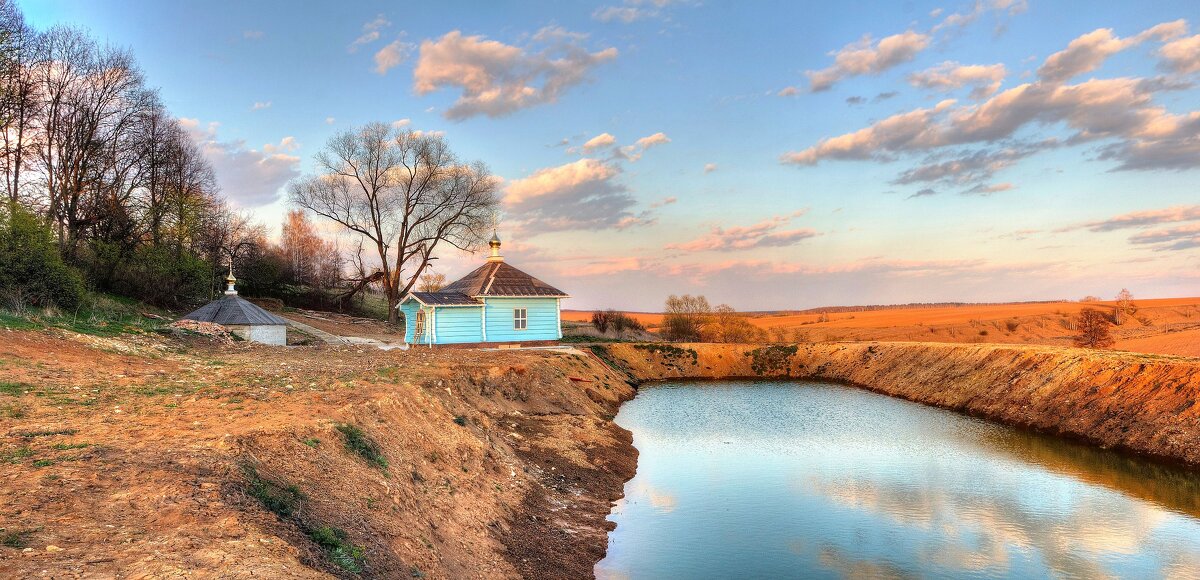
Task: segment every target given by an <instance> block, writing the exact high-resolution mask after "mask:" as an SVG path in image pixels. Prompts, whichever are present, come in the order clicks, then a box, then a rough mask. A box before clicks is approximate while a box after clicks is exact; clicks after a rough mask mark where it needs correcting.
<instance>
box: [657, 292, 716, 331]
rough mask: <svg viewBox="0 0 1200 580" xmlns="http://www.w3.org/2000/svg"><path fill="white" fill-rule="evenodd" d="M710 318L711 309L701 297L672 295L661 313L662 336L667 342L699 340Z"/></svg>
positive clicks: (705, 299)
mask: <svg viewBox="0 0 1200 580" xmlns="http://www.w3.org/2000/svg"><path fill="white" fill-rule="evenodd" d="M711 318H712V308H711V307H709V305H708V299H707V298H705V297H703V296H692V295H690V294H684V295H683V296H676V295H674V294H672V295H671V296H669V297H668V298H667V303H666V309H665V312H664V313H663V334H664V335H665V336H666V337H667V339H669V340H680V341H689V340H691V341H696V340H701V338H702V335H701V333H702V332H703V330H704V326H705V325H706V324H708V323H709V322H710V319H711Z"/></svg>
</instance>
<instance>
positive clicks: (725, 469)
mask: <svg viewBox="0 0 1200 580" xmlns="http://www.w3.org/2000/svg"><path fill="white" fill-rule="evenodd" d="M616 420H617V423H618V424H619V425H621V426H622V427H624V428H626V429H629V430H630V431H631V432H632V433H633V437H634V446H635V447H637V449H638V451H639V453H640V455H639V457H638V469H637V475H636V476H635V477H634V478H633V479H631V480H630V481H629V482H627V483H626V486H625V498H624V499H622V500H621V501H619V502H617V504H616V505H615V506H614V508H613V512H612V514H611V515H610V517H609V519H611V520H612V521H614V522H616V524H617V527H616V529H615V530H614V531H612V532H611V533H610V534H609V544H608V556H607V557H606V558H605V559H604V560H602V561H601V562H599V563H598V564H597V565H596V569H595V571H596V575H597V576H598V577H599V578H602V579H609V578H655V579H659V578H845V577H855V578H907V577H921V578H1042V577H1049V578H1101V577H1124V578H1163V577H1165V578H1200V517H1198V516H1200V473H1198V472H1196V471H1194V470H1189V469H1185V468H1181V467H1175V466H1167V465H1163V464H1160V463H1156V462H1151V461H1147V460H1142V459H1138V458H1133V457H1130V456H1127V455H1124V454H1120V453H1116V452H1112V451H1105V450H1101V449H1096V448H1093V447H1090V446H1087V445H1084V444H1081V443H1076V442H1071V441H1066V440H1063V439H1059V438H1055V437H1050V436H1044V435H1039V434H1035V433H1030V432H1027V431H1023V430H1019V429H1014V428H1010V427H1006V426H1003V425H998V424H996V423H992V422H988V421H983V420H980V419H975V418H972V417H968V416H964V415H961V414H958V413H954V412H950V411H946V410H942V409H936V408H932V407H928V406H924V405H920V404H916V403H911V402H908V401H903V400H899V399H894V398H891V397H887V396H884V395H880V394H876V393H872V392H869V391H865V390H862V389H856V388H853V387H846V386H841V385H831V384H823V383H811V382H761V381H758V382H746V381H743V382H738V381H723V382H690V383H689V382H682V383H664V384H656V385H649V386H643V387H642V389H641V390H640V392H639V393H638V395H637V397H636V398H634V399H633V400H632V401H629V402H627V403H625V404H624V406H622V408H621V411H620V413H619V414H618V415H617V419H616Z"/></svg>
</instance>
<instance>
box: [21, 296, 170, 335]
mask: <svg viewBox="0 0 1200 580" xmlns="http://www.w3.org/2000/svg"><path fill="white" fill-rule="evenodd" d="M143 312H152V313H154V314H156V315H159V316H161V315H162V314H163V312H162V311H160V310H158V309H156V308H154V307H152V306H149V305H146V304H141V303H139V302H136V301H134V300H130V299H128V298H122V297H119V296H112V295H109V294H102V293H94V294H90V295H88V296H87V297H85V298H84V300H83V303H82V304H80V305H79V307H78V308H76V309H75V310H72V311H69V312H60V311H58V310H53V309H51V310H29V311H25V312H12V311H9V310H0V326H3V327H7V328H11V329H14V330H34V329H38V328H61V329H64V330H70V331H73V332H78V333H80V334H90V335H93V336H118V335H121V334H131V333H133V334H142V333H146V332H153V331H156V330H158V329H160V328H162V327H163V326H165V325H166V324H168V323H169V321H168V320H157V319H153V318H148V317H146V316H143V315H142V313H143Z"/></svg>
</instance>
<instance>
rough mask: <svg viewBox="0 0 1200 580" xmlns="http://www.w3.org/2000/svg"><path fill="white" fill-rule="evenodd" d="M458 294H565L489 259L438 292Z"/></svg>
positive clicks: (502, 263)
mask: <svg viewBox="0 0 1200 580" xmlns="http://www.w3.org/2000/svg"><path fill="white" fill-rule="evenodd" d="M447 293H456V294H462V295H464V296H471V297H476V296H483V297H490V296H547V297H551V298H553V297H566V296H567V293H566V292H563V291H562V290H559V289H558V288H555V287H553V286H551V285H549V284H547V283H545V282H542V281H541V280H538V279H537V278H534V277H533V276H530V275H529V274H526V273H525V272H522V271H520V270H518V269H516V268H514V267H512V266H509V265H508V264H506V263H504V262H488V263H486V264H484V265H482V266H480V267H478V268H476V269H475V271H474V272H471V273H470V274H467V275H466V276H463V277H462V278H461V279H460V280H458V281H456V282H454V283H452V284H450V285H449V286H446V287H445V288H442V289H441V291H440V292H437V294H447Z"/></svg>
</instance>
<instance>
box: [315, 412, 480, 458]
mask: <svg viewBox="0 0 1200 580" xmlns="http://www.w3.org/2000/svg"><path fill="white" fill-rule="evenodd" d="M464 422H465V421H464ZM337 430H338V431H341V432H342V435H344V436H345V437H346V449H349V450H350V451H352V452H354V453H356V454H358V455H359V456H361V457H362V458H363V459H366V460H367V461H369V462H371V463H373V464H375V465H376V466H378V467H380V468H381V469H387V466H388V461H387V458H386V457H384V456H383V450H382V449H380V448H379V444H378V443H376V442H375V441H374V440H373V439H371V438H370V437H368V436H367V434H366V433H364V432H363V430H362V429H359V428H358V427H356V426H354V425H347V424H341V425H338V426H337Z"/></svg>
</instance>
